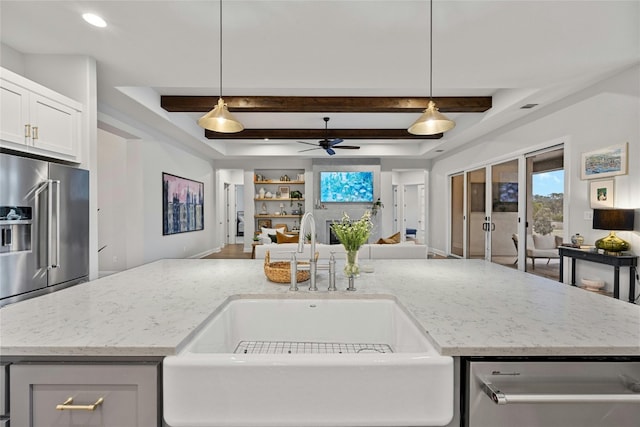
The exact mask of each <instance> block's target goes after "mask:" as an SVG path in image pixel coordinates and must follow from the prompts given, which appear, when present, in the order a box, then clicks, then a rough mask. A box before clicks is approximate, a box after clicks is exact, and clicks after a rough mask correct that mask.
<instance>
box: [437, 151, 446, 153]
mask: <svg viewBox="0 0 640 427" xmlns="http://www.w3.org/2000/svg"><path fill="white" fill-rule="evenodd" d="M443 152H444V150H436V153H443Z"/></svg>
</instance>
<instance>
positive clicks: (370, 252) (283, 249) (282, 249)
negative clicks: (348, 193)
mask: <svg viewBox="0 0 640 427" xmlns="http://www.w3.org/2000/svg"><path fill="white" fill-rule="evenodd" d="M297 248H298V244H297V243H281V244H276V243H273V244H269V245H264V244H263V245H256V248H255V250H256V259H264V257H265V253H266V251H269V257H270V258H271V259H272V260H274V259H275V260H289V259H291V253H292V252H295V251H296V250H297ZM310 251H311V245H309V244H305V245H304V251H303V253H302V254H296V258H298V259H308V258H309V255H310ZM316 252H318V259H329V256H330V255H331V252H334V256H335V258H336V259H345V258H346V251H345V249H344V246H342V245H326V244H322V243H318V244H316ZM358 258H359V259H361V260H364V259H426V258H427V246H426V245H419V244H416V243H414V242H405V243H396V244H386V245H379V244H375V243H371V244H365V245H362V247H361V248H360V250H359V252H358Z"/></svg>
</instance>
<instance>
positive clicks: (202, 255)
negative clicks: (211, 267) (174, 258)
mask: <svg viewBox="0 0 640 427" xmlns="http://www.w3.org/2000/svg"><path fill="white" fill-rule="evenodd" d="M221 250H222V249H220V247H217V248H213V249H209V250H206V251H204V252H200V253H199V254H195V255H191V256H190V257H187V259H199V258H204V257H206V256H209V255H211V254H215V253H218V252H220V251H221Z"/></svg>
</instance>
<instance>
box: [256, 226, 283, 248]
mask: <svg viewBox="0 0 640 427" xmlns="http://www.w3.org/2000/svg"><path fill="white" fill-rule="evenodd" d="M261 229H262V233H260V240H261V241H262V244H265V245H268V244H269V243H272V242H273V243H275V242H276V240H275V239H276V233H277V232H278V231H279V232H281V233H282V232H283V231H284V228H265V227H261ZM271 236H273V237H271Z"/></svg>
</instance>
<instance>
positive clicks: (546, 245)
mask: <svg viewBox="0 0 640 427" xmlns="http://www.w3.org/2000/svg"><path fill="white" fill-rule="evenodd" d="M533 244H534V246H535V248H536V249H555V248H556V238H555V237H554V236H553V234H545V235H544V236H541V235H539V234H534V235H533Z"/></svg>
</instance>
